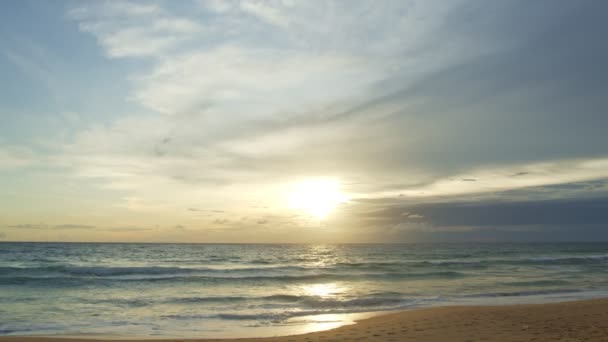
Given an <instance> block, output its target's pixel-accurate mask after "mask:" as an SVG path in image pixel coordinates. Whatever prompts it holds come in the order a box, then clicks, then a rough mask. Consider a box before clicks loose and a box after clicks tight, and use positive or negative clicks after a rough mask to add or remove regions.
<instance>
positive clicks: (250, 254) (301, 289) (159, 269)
mask: <svg viewBox="0 0 608 342" xmlns="http://www.w3.org/2000/svg"><path fill="white" fill-rule="evenodd" d="M607 293H608V244H605V243H587V244H584V243H577V244H574V243H571V244H566V243H564V244H361V245H346V244H345V245H293V244H110V243H8V242H7V243H0V335H88V334H94V335H101V336H105V337H121V336H149V337H154V336H156V337H168V336H182V337H221V336H269V335H284V334H292V333H301V332H307V331H311V330H318V329H325V328H331V327H335V326H338V325H340V324H343V323H344V322H346V321H348V320H350V319H352V315H347V314H353V313H362V312H382V311H388V310H402V309H411V308H420V307H427V306H437V305H452V304H475V305H484V304H509V303H542V302H548V301H562V300H573V299H581V298H592V297H601V296H606V294H607Z"/></svg>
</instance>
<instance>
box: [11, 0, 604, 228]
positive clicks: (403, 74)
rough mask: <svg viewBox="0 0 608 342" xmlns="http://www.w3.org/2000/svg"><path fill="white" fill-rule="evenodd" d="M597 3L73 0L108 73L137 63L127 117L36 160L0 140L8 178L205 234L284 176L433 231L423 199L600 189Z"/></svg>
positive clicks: (273, 208) (267, 202)
mask: <svg viewBox="0 0 608 342" xmlns="http://www.w3.org/2000/svg"><path fill="white" fill-rule="evenodd" d="M190 5H192V6H190ZM522 9H525V11H523V12H524V13H525V15H522ZM605 9H606V5H605V4H602V3H599V2H586V1H582V2H576V3H575V2H560V3H557V4H556V3H554V2H551V1H542V0H541V1H538V2H534V3H530V2H527V1H519V0H516V1H513V2H505V3H502V2H501V3H488V2H485V1H478V0H461V1H460V0H459V1H453V2H439V1H438V2H433V1H413V2H403V1H383V2H373V1H369V2H368V1H360V2H356V3H351V2H348V3H347V2H344V3H340V2H337V3H336V2H331V1H328V2H324V1H323V2H321V1H320V2H293V3H288V2H276V3H275V2H236V1H235V2H231V1H229V2H214V1H201V2H198V3H191V4H190V3H189V4H182V5H175V4H174V3H171V2H158V3H156V2H155V3H140V2H137V3H136V2H126V3H121V4H120V5H118V4H116V3H114V2H96V3H78V7H75V8H72V9H71V10H70V11H69V13H68V15H69V18H71V20H73V21H75V22H76V23H77V24H78V27H79V29H80V30H81V32H82V33H83V34H86V35H91V36H92V37H94V38H95V39H96V41H97V43H98V44H99V46H100V47H101V49H102V50H103V52H104V53H105V55H106V56H107V57H108V58H109V59H110V60H111V61H110V62H111V63H123V62H124V63H125V65H130V64H129V63H133V65H137V67H134V68H132V69H131V71H130V72H129V73H128V75H125V78H126V79H127V80H128V82H130V83H129V84H130V85H131V89H130V91H129V93H128V94H126V95H125V96H126V100H127V101H129V102H130V103H131V104H134V105H137V110H136V111H134V112H133V113H131V114H125V115H122V116H121V117H119V118H118V119H115V120H111V121H109V122H107V123H105V122H104V123H103V124H101V123H100V124H92V125H90V126H88V127H86V128H83V129H80V130H79V131H78V132H76V134H74V136H73V137H70V139H69V140H68V142H67V143H63V144H57V145H56V146H60V147H59V148H57V150H56V151H51V152H49V156H48V158H44V159H43V160H42V159H40V158H38V156H37V155H31V154H28V153H29V152H28V153H26V152H25V151H24V152H23V153H22V152H20V151H21V150H15V149H13V148H12V147H11V148H7V147H6V146H2V147H0V168H7V167H11V168H12V167H15V166H21V165H23V166H25V165H32V164H33V163H35V162H37V163H42V164H45V165H47V166H50V165H52V166H54V167H59V168H61V169H62V170H67V171H69V172H70V174H69V175H70V176H71V177H72V176H76V177H75V179H76V181H80V182H86V183H87V184H95V186H97V185H99V186H100V187H101V188H102V190H103V191H104V193H105V191H107V193H111V194H113V195H115V196H114V197H113V200H114V199H115V200H114V201H113V202H112V203H113V205H114V207H113V208H118V209H120V210H126V211H130V212H137V213H138V214H141V213H142V212H146V213H150V214H152V213H156V214H155V215H160V214H158V213H161V212H162V213H171V214H172V215H176V216H177V217H178V218H179V220H180V221H177V222H184V225H187V226H188V227H197V226H202V225H204V224H207V223H214V222H213V221H211V218H208V217H204V215H192V214H190V215H186V214H187V212H206V213H214V212H215V213H220V212H223V211H226V212H230V213H232V212H234V213H235V215H238V216H241V217H243V216H249V217H256V216H255V213H253V214H252V213H251V211H250V209H251V208H250V207H251V203H260V204H261V205H262V206H265V207H268V208H269V210H268V212H269V213H274V214H278V213H282V211H285V210H286V208H285V205H284V203H282V201H284V197H285V193H284V192H285V189H284V186H285V184H290V183H291V182H294V181H297V180H299V179H302V178H308V177H319V176H320V177H328V176H331V177H336V178H338V179H341V180H342V181H343V182H344V189H343V190H344V191H346V192H348V193H349V195H350V197H352V198H353V203H355V204H354V205H353V206H352V207H345V208H342V207H341V208H340V209H339V210H338V212H340V211H341V212H354V214H356V215H360V216H361V217H362V220H363V223H361V224H360V225H362V226H363V225H366V224H368V223H369V222H374V223H383V222H382V221H383V220H384V218H383V215H384V214H385V213H384V212H383V210H393V209H394V207H395V206H396V207H398V208H399V209H395V213H392V212H391V215H389V216H391V217H393V216H394V217H398V218H399V220H406V221H407V220H410V221H412V222H406V223H410V224H411V223H413V221H415V220H418V221H422V220H432V219H433V217H432V215H431V216H427V215H426V214H425V213H423V212H422V211H420V212H418V211H415V210H411V211H410V210H409V209H407V210H406V209H404V207H403V205H405V204H408V205H411V203H412V202H414V201H418V202H422V203H427V202H434V203H437V202H440V201H441V200H443V199H445V198H446V197H459V196H460V197H467V198H475V199H477V198H486V199H487V198H491V199H495V197H496V196H498V195H496V194H497V193H500V194H501V196H507V197H508V198H509V199H521V198H523V197H525V196H527V195H529V196H532V197H533V199H534V200H542V199H545V200H547V199H548V200H552V199H555V198H553V197H554V196H573V197H576V198H578V197H577V196H579V192H588V193H594V194H595V193H599V192H601V191H603V189H605V185H603V183H599V182H597V181H598V180H601V179H604V178H605V177H606V176H607V175H608V164H607V161H606V160H607V159H606V158H607V157H608V156H607V155H606V151H605V148H604V146H606V144H607V143H608V141H607V140H606V134H605V132H604V127H606V126H607V125H608V122H606V120H607V119H606V115H605V108H606V106H607V102H606V99H605V96H603V94H605V92H606V90H608V89H606V84H608V82H604V81H605V80H606V79H608V76H607V75H608V74H607V70H608V69H607V68H606V63H605V62H604V60H606V58H605V57H608V56H606V54H607V53H608V49H606V48H605V46H604V44H600V43H599V42H602V41H603V37H602V36H601V32H603V31H604V30H603V28H604V27H605V20H603V17H601V13H604V12H605ZM514 22H517V23H518V24H517V25H516V27H514V25H513V23H514ZM117 58H121V59H123V60H124V61H120V62H119V61H116V60H115V59H117ZM127 60H128V61H127ZM120 65H122V64H120ZM24 67H25V66H24ZM574 114H576V115H574ZM575 118H576V120H575ZM581 137H584V138H581ZM71 179H72V178H71ZM584 182H587V183H588V184H586V185H585V187H577V189H576V190H572V191H570V190H565V189H558V188H557V187H556V186H557V185H560V184H575V183H576V184H579V183H584ZM594 182H597V183H594ZM524 190H525V191H524ZM518 191H519V192H518ZM400 201H404V202H400ZM397 202H399V203H397ZM198 207H201V208H217V209H211V210H210V209H197V208H198ZM188 208H189V209H188ZM358 210H359V211H358ZM421 210H422V209H421ZM429 210H430V209H429ZM437 210H439V209H437ZM446 210H447V209H446ZM404 211H408V212H409V213H410V214H408V216H407V217H406V216H403V215H402V213H403V212H404ZM179 215H184V216H179ZM337 215H338V214H337ZM417 215H418V216H421V217H418V216H417ZM182 218H184V219H188V220H193V221H194V220H201V221H200V222H199V221H195V222H190V221H182V220H181V219H182ZM204 220H206V221H204ZM256 220H257V221H258V222H259V221H267V222H266V223H267V224H266V226H267V227H264V228H270V226H272V227H274V226H279V225H285V226H288V224H294V225H296V226H297V225H298V224H300V222H298V221H297V220H295V219H288V218H280V219H279V218H274V217H273V218H271V219H267V218H265V217H264V218H261V219H256V218H253V219H251V220H250V221H251V223H254V222H256ZM203 221H204V222H203ZM388 221H390V220H388ZM171 222H176V221H175V220H174V221H171ZM235 222H236V221H231V222H230V224H226V223H227V222H223V221H217V222H215V224H218V225H222V224H223V225H224V226H229V227H232V226H233V225H236V223H235ZM351 223H352V222H351ZM402 223H403V222H402V221H395V222H393V221H390V222H388V223H387V224H386V226H393V227H395V226H396V225H399V224H402ZM354 224H359V223H357V222H354ZM168 225H169V224H168ZM168 225H167V226H168ZM143 226H145V225H143ZM251 226H254V227H255V226H256V225H255V224H252V225H251ZM345 226H349V225H345ZM420 227H421V226H420ZM420 227H419V228H420ZM402 228H403V227H401V228H399V229H397V228H395V229H396V230H395V231H397V230H400V229H402ZM98 229H99V228H98ZM192 229H193V228H192ZM260 229H262V228H260ZM435 229H438V228H437V227H435ZM427 231H428V230H427Z"/></svg>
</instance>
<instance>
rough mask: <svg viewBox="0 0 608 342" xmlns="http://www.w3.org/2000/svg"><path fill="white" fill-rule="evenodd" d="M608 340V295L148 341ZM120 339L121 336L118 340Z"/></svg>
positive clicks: (14, 340) (7, 340)
mask: <svg viewBox="0 0 608 342" xmlns="http://www.w3.org/2000/svg"><path fill="white" fill-rule="evenodd" d="M79 340H82V341H88V342H91V341H97V339H93V338H69V339H67V338H52V337H8V336H5V337H0V341H1V342H28V341H43V342H65V341H67V342H74V341H79ZM184 340H187V341H201V342H206V341H224V342H231V341H241V342H245V341H275V342H310V341H608V298H604V299H593V300H584V301H573V302H562V303H550V304H530V305H508V306H444V307H436V308H428V309H419V310H411V311H403V312H398V313H390V314H386V315H380V316H376V317H372V318H368V319H364V320H361V321H358V322H357V323H356V324H354V325H348V326H343V327H340V328H336V329H333V330H327V331H320V332H315V333H309V334H304V335H295V336H278V337H270V338H238V339H165V340H158V339H154V340H133V339H128V340H125V341H130V342H134V341H135V342H144V341H155V342H159V341H176V342H177V341H184ZM114 341H116V340H114Z"/></svg>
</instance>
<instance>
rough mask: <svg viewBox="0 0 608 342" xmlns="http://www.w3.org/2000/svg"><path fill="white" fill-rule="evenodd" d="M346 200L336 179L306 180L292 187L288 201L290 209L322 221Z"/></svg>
mask: <svg viewBox="0 0 608 342" xmlns="http://www.w3.org/2000/svg"><path fill="white" fill-rule="evenodd" d="M347 200H348V197H347V196H346V195H345V194H343V193H342V192H340V182H339V181H337V180H336V179H308V180H304V181H302V182H299V183H297V184H295V185H294V186H293V188H292V190H291V193H290V195H289V200H288V201H289V206H290V207H291V208H293V209H297V210H300V211H303V212H304V213H306V214H307V215H310V216H312V217H314V218H316V219H319V220H322V219H325V218H326V217H327V215H329V213H331V212H332V211H333V210H334V208H335V207H336V206H337V205H338V204H340V203H344V202H346V201H347Z"/></svg>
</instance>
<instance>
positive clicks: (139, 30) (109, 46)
mask: <svg viewBox="0 0 608 342" xmlns="http://www.w3.org/2000/svg"><path fill="white" fill-rule="evenodd" d="M69 16H70V17H71V18H73V19H74V20H77V21H78V22H79V27H80V29H81V30H82V31H83V32H87V33H90V34H92V35H94V36H95V37H96V38H97V40H98V42H99V44H100V45H101V46H103V47H104V49H105V50H106V53H107V55H108V56H109V57H112V58H120V57H156V56H158V55H159V54H161V53H164V52H166V51H168V50H169V49H172V48H174V47H176V46H177V45H178V44H180V43H184V42H187V41H188V40H189V39H190V38H191V37H192V35H193V34H195V33H198V32H200V31H201V30H202V26H201V24H199V23H198V22H195V21H193V20H190V19H188V18H184V17H181V16H178V15H173V14H171V13H169V12H168V11H167V10H166V9H165V8H162V7H159V6H157V5H154V4H141V3H133V2H125V3H123V4H121V5H120V6H119V5H116V4H115V3H113V2H112V1H107V2H106V1H100V2H98V3H95V4H92V3H91V4H87V6H81V7H75V8H72V9H71V10H70V11H69Z"/></svg>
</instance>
